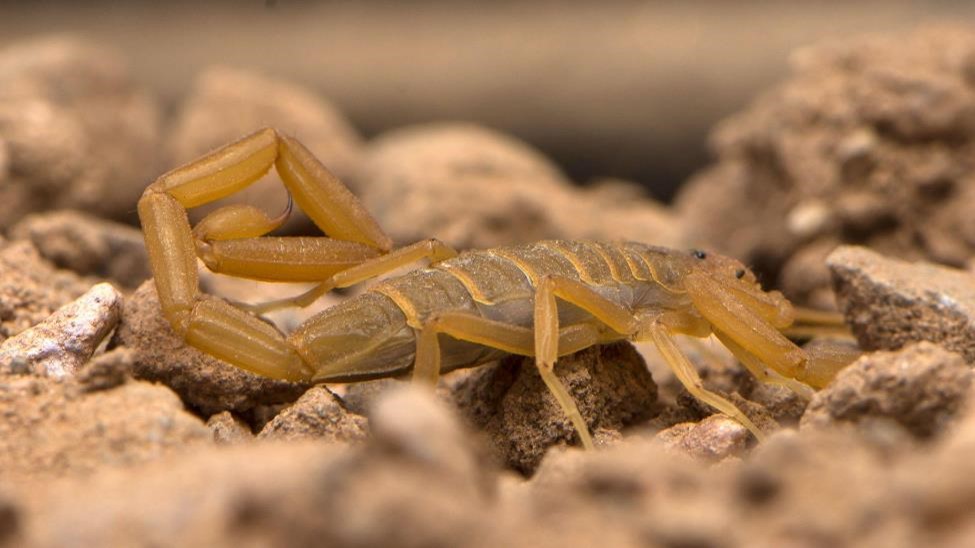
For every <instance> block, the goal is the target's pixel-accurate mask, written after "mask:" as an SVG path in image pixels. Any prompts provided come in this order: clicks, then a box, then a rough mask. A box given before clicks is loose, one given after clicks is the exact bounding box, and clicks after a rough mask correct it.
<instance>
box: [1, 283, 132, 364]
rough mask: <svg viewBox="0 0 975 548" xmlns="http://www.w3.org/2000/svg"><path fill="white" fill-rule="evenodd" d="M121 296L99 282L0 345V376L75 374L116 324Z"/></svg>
mask: <svg viewBox="0 0 975 548" xmlns="http://www.w3.org/2000/svg"><path fill="white" fill-rule="evenodd" d="M121 310H122V295H121V294H120V293H119V292H118V291H117V290H116V289H115V288H114V287H112V286H111V284H107V283H100V284H98V285H96V286H95V287H93V288H91V289H90V290H89V291H88V292H87V293H85V294H84V295H82V296H81V297H79V298H78V299H77V300H75V301H74V302H72V303H69V304H66V305H64V306H63V307H61V308H60V309H58V311H57V312H55V313H54V314H52V315H51V317H49V318H48V319H46V320H44V322H42V323H40V324H38V325H36V326H34V327H31V328H30V329H27V330H25V331H22V332H20V333H18V334H17V335H16V336H14V337H11V338H9V339H7V340H5V341H4V342H3V344H2V345H0V373H8V374H9V373H16V374H24V373H31V374H34V375H39V376H42V377H52V378H55V379H63V378H65V377H70V376H73V375H75V374H77V373H78V371H79V370H80V369H81V367H82V366H83V365H84V364H85V363H86V362H87V361H88V360H89V359H91V356H92V354H94V353H95V349H96V348H97V347H98V345H99V344H101V342H102V340H103V339H104V338H105V337H106V336H107V335H108V334H109V333H110V332H111V331H112V330H113V329H115V326H116V325H117V324H118V321H119V316H120V315H121Z"/></svg>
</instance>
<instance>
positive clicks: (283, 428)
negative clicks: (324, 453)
mask: <svg viewBox="0 0 975 548" xmlns="http://www.w3.org/2000/svg"><path fill="white" fill-rule="evenodd" d="M366 432H368V423H367V421H366V418H365V417H362V416H359V415H355V414H353V413H350V412H349V411H347V410H345V408H343V407H342V406H341V405H340V404H339V402H338V400H337V399H336V397H335V396H334V395H333V394H332V393H331V392H329V390H328V389H327V388H325V387H324V386H313V387H312V388H310V389H309V390H308V391H307V392H305V393H304V395H302V396H301V397H300V398H298V401H296V402H295V403H294V404H293V405H291V406H290V407H288V408H286V409H284V410H283V411H281V412H280V413H278V414H277V416H275V417H274V418H273V419H271V421H270V422H268V423H267V425H266V426H264V428H263V429H262V430H261V433H260V434H258V435H257V437H258V438H260V439H284V440H297V439H319V440H327V441H330V442H335V441H344V442H354V441H361V440H363V439H365V437H366Z"/></svg>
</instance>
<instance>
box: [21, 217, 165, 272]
mask: <svg viewBox="0 0 975 548" xmlns="http://www.w3.org/2000/svg"><path fill="white" fill-rule="evenodd" d="M10 237H11V238H13V239H21V240H29V241H30V242H31V243H32V244H34V246H35V247H36V248H37V250H38V252H39V253H40V254H41V256H42V257H44V258H45V259H47V260H49V261H51V262H52V263H54V264H55V265H56V266H57V267H58V268H66V269H68V270H72V271H74V272H77V273H78V274H81V275H90V276H98V277H101V278H109V279H111V280H113V281H115V282H116V283H118V284H120V285H122V286H124V287H127V288H136V287H138V286H139V284H141V283H142V282H143V281H145V280H146V279H148V278H149V277H150V276H152V273H151V272H150V271H149V259H148V256H147V255H146V248H145V244H144V243H143V239H142V232H141V231H139V229H137V228H133V227H131V226H128V225H124V224H121V223H114V222H110V221H105V220H102V219H99V218H98V217H94V216H91V215H87V214H85V213H81V212H79V211H71V210H65V211H55V212H50V213H35V214H32V215H28V216H26V217H25V218H23V219H22V220H21V221H20V222H19V223H17V224H16V225H15V226H14V227H13V228H11V229H10Z"/></svg>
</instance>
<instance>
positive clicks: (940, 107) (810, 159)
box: [676, 26, 975, 306]
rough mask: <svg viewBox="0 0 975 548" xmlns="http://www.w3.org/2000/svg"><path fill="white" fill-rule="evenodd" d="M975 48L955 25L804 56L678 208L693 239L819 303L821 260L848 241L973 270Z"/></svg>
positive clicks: (731, 128) (726, 134) (731, 134)
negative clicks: (974, 70)
mask: <svg viewBox="0 0 975 548" xmlns="http://www.w3.org/2000/svg"><path fill="white" fill-rule="evenodd" d="M948 52H950V53H948ZM973 52H975V32H972V30H971V29H969V28H963V27H945V26H935V27H932V28H922V29H920V30H918V31H916V32H913V33H907V34H905V33H898V34H890V35H884V36H880V35H872V36H865V37H856V38H851V39H847V40H844V41H831V42H826V43H823V44H821V45H818V46H814V47H811V48H807V49H803V50H800V51H798V52H797V53H796V54H795V55H794V56H793V75H792V77H791V78H790V79H789V80H788V81H786V82H785V83H783V84H782V85H780V86H778V87H777V88H775V89H773V90H771V91H770V92H768V93H766V94H763V95H762V96H761V97H760V98H759V99H758V100H757V101H755V102H754V104H753V105H752V106H751V107H749V108H748V109H747V110H745V111H743V112H740V113H738V114H736V115H734V116H732V117H731V118H729V119H728V120H725V121H724V122H723V123H721V124H720V125H719V126H718V127H717V129H716V130H714V131H713V132H712V136H711V142H712V147H713V148H714V149H715V154H716V156H717V158H718V161H717V163H716V164H715V165H713V166H711V167H709V168H707V169H706V170H704V171H702V172H700V173H698V174H697V175H696V176H695V177H694V178H693V179H692V180H691V181H690V182H689V183H688V185H686V186H685V187H684V188H683V189H682V190H681V192H680V195H679V196H678V198H677V200H676V204H677V207H678V210H679V212H680V213H681V215H682V217H683V219H684V221H683V223H684V226H685V227H686V231H687V237H688V240H689V243H690V244H693V245H706V244H710V245H712V246H714V247H716V248H717V249H718V250H720V251H723V252H725V253H726V254H728V255H731V256H734V257H737V258H739V259H741V260H743V261H745V263H746V264H750V265H752V266H754V267H755V268H756V269H757V270H758V271H760V272H762V273H763V274H764V278H765V281H766V282H767V283H769V284H770V285H773V286H777V287H781V288H782V289H783V291H784V292H785V294H786V296H788V297H789V298H790V299H793V300H796V301H798V302H799V303H800V304H816V305H819V306H824V305H828V304H829V296H828V293H827V292H826V291H825V290H826V289H827V288H828V286H829V277H828V275H827V271H826V266H825V265H824V264H823V263H822V262H821V261H820V260H819V259H820V258H821V257H823V256H824V255H825V254H826V253H828V248H830V247H832V246H833V245H835V244H836V243H853V244H860V245H864V246H867V247H870V248H872V249H876V250H878V251H881V252H883V253H886V254H889V255H892V256H897V257H901V258H905V259H927V260H930V261H935V262H940V263H946V264H949V265H953V266H961V265H962V264H964V262H965V261H966V260H968V259H969V257H971V256H972V255H973V253H975V221H973V219H975V217H973V216H972V215H971V211H970V207H968V204H970V203H972V201H973V200H975V175H973V174H975V169H973V168H975V161H973V156H972V154H971V146H970V142H971V139H972V137H975V90H973V88H972V86H971V61H970V60H971V59H972V58H973V55H975V53H973ZM780 276H781V277H780Z"/></svg>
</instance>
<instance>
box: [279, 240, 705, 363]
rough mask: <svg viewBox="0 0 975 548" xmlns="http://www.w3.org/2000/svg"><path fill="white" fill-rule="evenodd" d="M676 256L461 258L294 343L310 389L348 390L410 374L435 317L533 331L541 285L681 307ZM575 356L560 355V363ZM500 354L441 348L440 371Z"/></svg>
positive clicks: (579, 322) (313, 327)
mask: <svg viewBox="0 0 975 548" xmlns="http://www.w3.org/2000/svg"><path fill="white" fill-rule="evenodd" d="M678 254H683V253H681V252H675V251H673V250H668V249H664V248H659V247H652V246H647V245H643V244H638V243H629V242H628V243H608V242H607V243H604V242H593V241H562V240H552V241H542V242H537V243H531V244H524V245H518V246H510V247H500V248H495V249H486V250H475V251H467V252H464V253H462V254H461V255H459V256H457V257H455V258H452V259H447V260H444V261H441V262H439V263H436V264H435V265H433V266H432V267H431V268H426V269H422V270H416V271H413V272H411V273H409V274H406V275H404V276H400V277H396V278H392V279H389V280H386V281H383V282H380V283H379V284H377V285H375V286H374V287H372V288H370V289H369V290H368V291H367V292H366V293H365V294H363V295H359V296H357V297H353V298H352V299H350V300H348V301H346V302H344V303H342V304H339V305H337V306H334V307H332V308H330V309H328V310H325V311H324V312H322V313H320V314H318V315H317V316H316V317H313V318H311V319H310V320H309V321H308V322H307V323H306V324H305V325H303V326H302V327H300V328H299V329H298V330H297V331H295V332H294V333H292V334H291V336H290V339H291V343H292V345H293V346H294V347H295V348H298V349H301V350H299V353H300V354H301V355H302V357H303V358H304V359H305V361H306V362H308V363H313V364H317V365H316V367H317V372H316V374H315V380H320V381H323V382H350V381H359V380H366V379H372V378H378V377H388V376H391V375H398V374H403V373H407V372H408V371H409V370H410V369H411V368H412V367H413V362H414V358H415V352H416V335H417V333H418V332H419V330H420V329H421V328H422V326H423V325H424V324H425V323H426V322H427V321H428V320H429V319H430V318H431V317H434V316H436V315H437V314H439V313H442V312H462V313H469V314H472V315H477V316H480V317H482V318H485V319H489V320H492V321H495V322H499V323H504V324H507V325H512V326H518V327H522V328H525V329H530V328H531V327H532V324H533V311H534V296H535V292H536V287H535V286H536V284H537V282H538V280H540V279H541V278H542V277H544V276H563V277H565V278H569V279H572V280H577V281H580V282H582V283H585V284H587V285H589V286H590V287H592V288H593V289H595V291H596V292H598V293H599V294H600V295H602V296H603V297H605V298H607V299H608V300H610V301H612V302H613V303H615V304H617V305H619V306H620V307H624V308H626V309H629V310H632V311H634V312H635V313H638V314H647V313H655V312H660V311H662V310H679V309H682V308H686V307H688V306H690V299H689V298H688V296H687V294H686V292H684V291H681V290H680V289H679V288H675V287H673V286H672V284H674V283H675V282H676V278H677V277H678V275H677V271H676V270H675V269H674V268H673V266H674V265H673V264H672V263H673V262H674V261H675V260H676V259H677V256H678ZM655 276H656V277H655ZM668 284H671V285H670V286H668ZM558 313H559V325H560V327H561V328H563V329H565V328H570V327H574V326H592V327H594V328H595V331H597V332H598V335H599V339H598V341H597V342H610V341H614V340H619V339H623V338H626V335H624V334H620V333H616V332H614V331H612V330H609V329H598V326H599V320H598V319H597V318H595V317H593V315H592V314H590V313H588V312H587V311H585V310H583V309H582V308H579V307H577V306H572V305H565V306H561V307H559V311H558ZM352 333H354V334H355V335H354V336H355V340H354V341H353V340H352V339H351V338H350V334H352ZM574 350H577V349H572V348H565V349H561V350H560V352H559V354H560V355H564V354H568V353H571V352H572V351H574ZM506 353H507V352H504V351H501V350H499V349H495V348H489V347H486V346H484V345H481V344H477V343H474V342H470V341H464V340H457V339H449V340H446V341H444V342H442V343H441V360H442V361H441V368H440V370H441V372H442V373H445V372H448V371H452V370H454V369H459V368H464V367H472V366H476V365H480V364H482V363H485V362H489V361H492V360H495V359H498V358H499V357H501V356H503V355H505V354H506Z"/></svg>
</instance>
